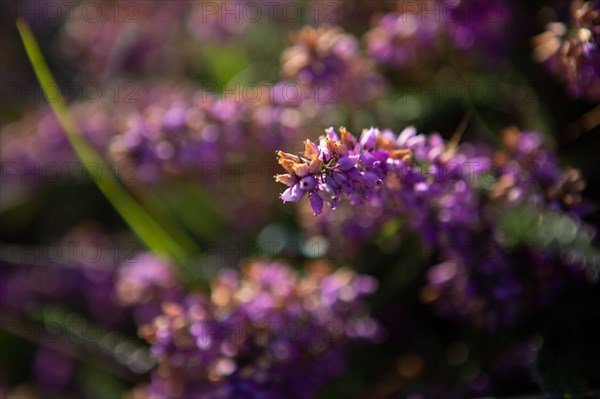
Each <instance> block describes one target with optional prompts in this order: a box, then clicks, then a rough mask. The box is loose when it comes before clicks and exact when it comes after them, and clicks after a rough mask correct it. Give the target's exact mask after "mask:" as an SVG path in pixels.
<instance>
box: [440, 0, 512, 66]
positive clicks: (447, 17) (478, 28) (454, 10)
mask: <svg viewBox="0 0 600 399" xmlns="http://www.w3.org/2000/svg"><path fill="white" fill-rule="evenodd" d="M441 2H442V18H443V23H444V24H445V25H446V29H447V30H448V35H449V37H450V40H451V41H452V43H453V44H454V46H456V47H457V48H458V49H464V50H480V51H485V53H486V55H487V56H489V57H492V58H498V56H499V55H501V54H502V53H503V50H504V49H505V47H506V46H507V44H508V40H509V38H510V36H509V35H507V32H506V30H507V29H508V28H509V26H510V22H511V18H512V12H511V8H510V6H509V4H508V2H504V1H499V0H485V1H481V0H441Z"/></svg>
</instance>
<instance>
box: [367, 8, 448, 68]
mask: <svg viewBox="0 0 600 399" xmlns="http://www.w3.org/2000/svg"><path fill="white" fill-rule="evenodd" d="M418 8H419V12H418V13H409V12H404V13H398V12H391V13H388V14H385V15H384V16H382V17H381V18H379V19H378V20H377V21H376V23H375V24H373V26H372V28H371V30H370V31H369V32H367V34H366V35H365V40H366V42H367V47H368V51H369V54H370V55H371V56H372V57H373V58H374V59H375V60H377V62H379V63H381V64H385V65H389V66H391V67H406V66H411V65H413V64H416V63H417V62H422V60H423V59H426V58H427V57H430V56H431V55H432V54H435V53H436V51H437V50H438V43H437V42H438V40H439V32H440V26H441V24H440V21H439V20H437V21H436V19H437V18H428V17H427V16H426V15H425V14H423V12H424V11H427V10H431V9H435V2H423V3H422V4H420V5H419V7H418Z"/></svg>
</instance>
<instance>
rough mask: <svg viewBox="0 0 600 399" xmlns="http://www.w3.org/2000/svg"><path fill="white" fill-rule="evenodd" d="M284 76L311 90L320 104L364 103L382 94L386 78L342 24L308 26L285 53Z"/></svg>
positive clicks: (283, 62)
mask: <svg viewBox="0 0 600 399" xmlns="http://www.w3.org/2000/svg"><path fill="white" fill-rule="evenodd" d="M281 63H282V75H283V76H284V77H285V78H288V79H291V80H294V81H296V82H298V83H299V84H300V85H302V87H305V88H307V89H308V90H311V91H312V92H313V93H312V97H313V99H314V100H315V101H316V102H318V103H323V104H328V103H329V104H332V103H337V102H339V101H344V102H348V103H352V104H354V103H362V102H365V101H369V100H371V99H373V98H376V97H378V96H380V95H381V93H382V92H383V90H384V86H385V84H384V81H383V78H382V77H381V76H380V75H379V74H377V73H375V72H374V70H373V65H372V64H371V62H370V61H369V60H368V59H366V58H364V57H362V56H361V55H360V53H359V46H358V42H357V41H356V39H355V38H354V37H353V36H352V35H350V34H347V33H345V32H344V31H343V30H342V29H341V28H339V27H320V28H312V27H305V28H304V29H303V30H301V31H300V32H298V33H296V34H295V36H294V45H293V46H291V47H289V48H287V49H286V50H285V51H284V52H283V54H282V56H281Z"/></svg>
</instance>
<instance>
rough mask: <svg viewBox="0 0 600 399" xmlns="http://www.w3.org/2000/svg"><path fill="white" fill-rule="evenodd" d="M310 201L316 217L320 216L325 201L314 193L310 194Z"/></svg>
mask: <svg viewBox="0 0 600 399" xmlns="http://www.w3.org/2000/svg"><path fill="white" fill-rule="evenodd" d="M308 199H309V200H310V206H311V207H312V209H313V212H314V213H315V215H320V214H321V213H322V212H323V199H322V198H321V197H319V195H317V194H316V193H314V192H312V193H310V194H309V196H308Z"/></svg>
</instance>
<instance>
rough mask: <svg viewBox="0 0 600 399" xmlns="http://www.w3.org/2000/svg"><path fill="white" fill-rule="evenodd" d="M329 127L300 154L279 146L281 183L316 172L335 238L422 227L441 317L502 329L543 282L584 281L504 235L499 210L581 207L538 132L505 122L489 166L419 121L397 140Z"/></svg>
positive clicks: (573, 183) (570, 175)
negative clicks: (434, 261) (515, 247)
mask: <svg viewBox="0 0 600 399" xmlns="http://www.w3.org/2000/svg"><path fill="white" fill-rule="evenodd" d="M325 132H326V136H324V137H321V139H320V142H319V145H318V146H317V145H316V144H314V143H312V142H310V141H307V142H305V152H304V154H302V155H300V156H297V155H292V154H287V153H283V152H280V153H279V163H280V165H281V166H283V168H284V169H285V170H286V171H287V172H288V173H287V174H285V175H279V176H277V178H276V180H277V181H279V182H281V183H286V182H287V183H294V184H295V182H297V181H299V179H301V178H302V179H306V176H307V173H310V176H312V178H314V179H315V180H316V181H317V185H316V187H315V188H314V189H313V191H312V192H310V194H309V197H310V204H311V207H312V208H313V211H314V213H315V214H321V212H322V211H323V209H322V205H323V204H322V202H321V201H318V202H317V201H315V198H317V197H318V198H321V199H323V200H325V201H327V202H328V203H329V204H330V205H331V207H332V208H334V209H335V208H338V207H342V208H343V210H341V211H340V212H341V216H340V219H341V220H340V219H337V220H336V219H335V213H327V212H326V215H325V220H324V222H323V225H324V227H323V229H324V230H325V231H327V228H329V227H330V226H332V228H333V227H334V226H341V228H342V233H340V232H339V231H337V232H336V233H332V234H330V235H329V234H328V235H329V236H331V237H332V239H334V240H335V238H336V237H337V236H339V235H340V234H342V235H348V236H350V237H356V238H358V239H359V240H364V239H365V238H367V237H369V235H370V234H369V231H371V232H374V231H377V229H381V228H383V226H384V225H385V224H386V222H389V221H393V220H395V219H400V220H402V222H403V224H404V225H406V226H407V227H408V228H410V229H411V230H412V231H414V232H416V233H418V234H419V235H420V237H421V239H422V241H423V243H424V244H425V246H426V247H427V248H429V249H431V250H433V251H437V252H439V253H440V254H441V255H440V263H439V264H438V265H437V266H434V267H432V268H431V269H430V270H429V273H428V280H429V284H428V286H427V287H426V288H425V289H424V295H423V298H424V299H425V300H426V301H428V302H434V304H435V306H436V309H437V311H438V312H439V314H441V315H443V316H445V317H449V318H452V319H455V320H458V321H466V322H471V323H473V324H475V325H477V326H480V327H484V328H487V329H489V330H496V329H498V328H500V327H503V326H506V325H510V324H513V323H515V322H516V321H517V320H518V319H519V317H521V316H522V314H523V313H526V312H527V311H530V310H532V309H535V308H536V307H539V306H543V305H547V304H548V303H550V302H551V301H549V300H548V297H549V295H548V294H549V292H552V290H550V291H549V292H547V290H546V288H544V287H550V286H552V287H554V288H555V290H558V289H559V288H560V287H561V286H562V285H561V284H559V282H560V281H573V280H567V278H569V279H574V280H582V278H581V277H582V275H583V274H584V272H583V271H582V270H581V269H577V268H576V267H574V266H573V264H572V263H573V262H571V261H565V260H564V259H562V258H561V257H560V256H557V255H555V254H542V253H540V250H539V249H536V248H525V249H524V250H523V252H522V253H521V252H518V253H513V252H511V250H510V249H508V248H506V247H505V246H504V244H503V242H502V237H501V235H502V234H501V229H500V224H501V223H500V219H499V215H501V214H503V212H505V211H508V210H510V209H515V208H517V207H520V206H524V207H528V208H527V209H529V208H531V211H532V212H534V211H536V210H537V209H538V208H539V207H540V206H542V207H546V209H549V210H553V211H558V212H564V211H571V212H573V211H575V212H573V214H577V213H580V212H581V211H580V210H579V208H580V204H581V201H582V195H581V190H582V189H583V187H584V183H583V181H582V180H581V178H580V177H579V175H578V174H577V172H575V171H572V170H567V171H563V170H561V169H560V168H559V166H558V161H557V159H556V157H555V156H554V155H553V154H552V153H551V152H549V151H548V150H547V149H545V148H544V144H545V143H544V140H543V139H542V137H541V135H539V134H538V133H535V132H519V131H518V130H516V129H508V130H507V131H506V132H505V135H504V143H505V148H504V149H503V150H499V151H498V152H497V153H496V154H495V155H494V159H495V160H496V163H495V164H492V163H491V158H490V156H489V155H486V154H490V151H483V150H481V149H479V150H477V149H474V148H473V147H469V146H466V148H465V149H464V151H463V149H462V148H461V147H459V146H456V145H455V144H453V143H447V142H446V141H445V140H443V138H442V137H441V136H440V135H439V134H432V135H429V136H425V135H421V134H418V133H417V132H416V130H415V129H414V128H407V129H405V130H404V131H403V132H402V133H401V134H400V135H399V136H398V137H397V138H396V136H395V135H393V134H392V133H391V132H390V131H385V132H383V133H382V132H380V131H379V130H378V129H374V128H371V129H369V130H366V129H365V130H364V131H363V132H362V135H361V137H360V139H359V140H357V139H356V138H355V137H354V136H352V135H351V134H350V133H349V132H348V131H347V130H346V129H344V128H341V129H340V135H338V134H336V133H335V132H334V131H333V130H332V129H331V128H330V129H327V130H326V131H325ZM489 166H493V168H492V169H491V171H492V172H493V173H491V174H490V175H488V173H489V171H490V169H489ZM515 171H516V172H517V173H515ZM489 179H494V181H491V182H490V181H488V180H489ZM486 181H487V183H491V184H488V185H487V186H486V184H485V183H486ZM482 184H483V186H482ZM482 188H484V189H483V190H482ZM303 194H304V193H303ZM302 197H303V195H302V196H298V197H296V198H294V200H295V201H298V200H300V199H301V198H302ZM346 204H350V205H351V206H352V207H351V208H348V207H347V205H346ZM575 228H577V227H575ZM317 234H318V233H317ZM321 234H322V233H321ZM523 259H526V260H527V262H529V263H523ZM575 263H577V262H575ZM542 276H544V277H542ZM542 279H543V282H541V280H542ZM536 284H537V285H536Z"/></svg>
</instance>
